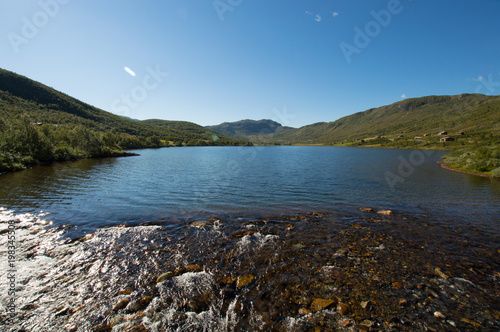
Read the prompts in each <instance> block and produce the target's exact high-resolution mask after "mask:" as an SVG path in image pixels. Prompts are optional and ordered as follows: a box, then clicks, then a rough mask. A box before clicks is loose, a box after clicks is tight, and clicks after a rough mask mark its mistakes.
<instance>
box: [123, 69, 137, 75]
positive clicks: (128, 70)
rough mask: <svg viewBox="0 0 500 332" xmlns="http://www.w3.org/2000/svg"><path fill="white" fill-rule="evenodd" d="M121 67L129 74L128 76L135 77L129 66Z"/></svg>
mask: <svg viewBox="0 0 500 332" xmlns="http://www.w3.org/2000/svg"><path fill="white" fill-rule="evenodd" d="M123 69H124V70H125V71H126V72H127V73H129V74H130V76H133V77H135V73H134V71H133V70H132V69H130V68H129V67H123Z"/></svg>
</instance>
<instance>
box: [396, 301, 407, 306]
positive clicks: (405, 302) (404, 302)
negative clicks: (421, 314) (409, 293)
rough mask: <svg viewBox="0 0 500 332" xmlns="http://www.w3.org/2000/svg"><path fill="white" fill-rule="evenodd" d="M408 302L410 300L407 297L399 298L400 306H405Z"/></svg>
mask: <svg viewBox="0 0 500 332" xmlns="http://www.w3.org/2000/svg"><path fill="white" fill-rule="evenodd" d="M407 304H408V300H406V299H399V301H398V305H399V306H400V307H402V306H405V305H407Z"/></svg>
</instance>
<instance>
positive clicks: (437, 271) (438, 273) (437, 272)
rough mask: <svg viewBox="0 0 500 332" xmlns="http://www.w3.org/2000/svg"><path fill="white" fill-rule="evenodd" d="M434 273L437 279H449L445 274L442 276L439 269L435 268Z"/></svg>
mask: <svg viewBox="0 0 500 332" xmlns="http://www.w3.org/2000/svg"><path fill="white" fill-rule="evenodd" d="M434 273H435V274H436V275H437V276H438V277H440V278H443V279H448V278H449V277H448V276H447V275H446V274H444V273H443V271H441V269H440V268H439V267H436V268H435V269H434Z"/></svg>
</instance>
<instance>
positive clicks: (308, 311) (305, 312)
mask: <svg viewBox="0 0 500 332" xmlns="http://www.w3.org/2000/svg"><path fill="white" fill-rule="evenodd" d="M310 313H311V310H309V309H307V308H300V309H299V314H301V315H304V316H305V315H309V314H310Z"/></svg>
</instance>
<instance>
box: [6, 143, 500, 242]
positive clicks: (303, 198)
mask: <svg viewBox="0 0 500 332" xmlns="http://www.w3.org/2000/svg"><path fill="white" fill-rule="evenodd" d="M135 152H137V153H139V154H140V156H139V157H129V158H110V159H103V160H82V161H77V162H68V163H60V164H55V165H52V166H43V167H35V168H33V169H30V170H27V171H22V172H17V173H12V174H5V175H2V176H0V206H1V207H5V208H8V209H13V210H14V211H16V212H38V211H40V210H43V211H45V212H48V213H49V214H50V215H49V216H47V218H48V219H49V220H52V221H53V223H54V224H55V225H62V224H66V225H68V224H69V225H74V226H77V229H79V230H80V231H84V232H88V231H93V230H95V229H98V228H100V227H103V226H110V225H115V224H123V223H137V222H144V221H154V220H157V219H165V218H171V217H182V216H193V215H202V214H204V213H248V212H252V213H262V214H277V213H278V214H287V213H293V212H311V211H327V212H328V211H349V210H351V209H354V210H357V208H358V207H364V206H368V207H374V208H377V209H394V210H399V211H400V212H406V213H417V214H420V213H423V214H431V215H432V216H434V217H435V218H437V219H443V220H457V221H463V222H467V223H479V224H485V226H487V227H490V228H495V229H494V231H495V232H496V231H498V229H497V228H496V227H498V220H500V181H497V180H492V179H488V178H481V177H476V176H471V175H466V174H461V173H455V172H451V171H447V170H443V169H441V168H440V167H439V165H437V164H436V161H437V160H439V159H440V157H441V156H442V155H443V154H444V153H443V152H437V151H413V150H392V149H372V148H341V147H291V146H271V147H269V146H266V147H262V146H261V147H189V148H169V149H158V150H139V151H135ZM490 230H491V229H490Z"/></svg>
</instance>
